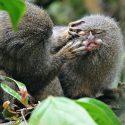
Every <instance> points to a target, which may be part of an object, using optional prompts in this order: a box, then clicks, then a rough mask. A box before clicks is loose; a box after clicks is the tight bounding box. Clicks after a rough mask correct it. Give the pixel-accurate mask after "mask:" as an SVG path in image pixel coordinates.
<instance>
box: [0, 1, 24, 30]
mask: <svg viewBox="0 0 125 125" xmlns="http://www.w3.org/2000/svg"><path fill="white" fill-rule="evenodd" d="M0 9H1V10H6V11H7V12H8V13H9V15H10V17H11V21H12V24H13V28H14V29H15V30H16V29H17V25H18V24H19V21H20V19H21V17H22V16H23V15H24V13H25V10H26V6H25V4H24V2H23V1H22V0H0Z"/></svg>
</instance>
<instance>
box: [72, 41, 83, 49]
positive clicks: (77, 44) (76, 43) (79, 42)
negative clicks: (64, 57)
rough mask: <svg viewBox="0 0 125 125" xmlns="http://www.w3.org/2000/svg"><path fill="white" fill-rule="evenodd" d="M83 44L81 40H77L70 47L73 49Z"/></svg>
mask: <svg viewBox="0 0 125 125" xmlns="http://www.w3.org/2000/svg"><path fill="white" fill-rule="evenodd" d="M80 45H81V41H77V42H74V43H73V44H72V45H71V46H70V48H71V49H72V48H77V47H79V46H80Z"/></svg>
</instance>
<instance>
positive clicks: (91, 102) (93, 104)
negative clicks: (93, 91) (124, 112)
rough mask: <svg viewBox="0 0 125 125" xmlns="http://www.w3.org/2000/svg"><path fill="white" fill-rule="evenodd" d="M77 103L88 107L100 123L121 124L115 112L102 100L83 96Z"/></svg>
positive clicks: (102, 124)
mask: <svg viewBox="0 0 125 125" xmlns="http://www.w3.org/2000/svg"><path fill="white" fill-rule="evenodd" d="M76 103H77V104H79V105H80V106H82V107H83V108H84V109H86V110H87V111H88V113H89V114H90V115H91V116H92V118H93V119H94V120H95V121H96V123H97V124H98V125H121V123H120V121H119V119H118V118H117V116H116V115H115V114H114V112H113V111H112V110H111V109H110V108H109V107H108V106H107V105H106V104H104V103H102V102H101V101H98V100H96V99H91V98H83V99H79V100H77V101H76Z"/></svg>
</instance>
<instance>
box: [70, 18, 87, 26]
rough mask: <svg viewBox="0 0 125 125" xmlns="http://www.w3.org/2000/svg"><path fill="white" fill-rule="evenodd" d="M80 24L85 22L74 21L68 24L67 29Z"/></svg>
mask: <svg viewBox="0 0 125 125" xmlns="http://www.w3.org/2000/svg"><path fill="white" fill-rule="evenodd" d="M82 23H85V21H83V20H78V21H74V22H71V23H69V27H75V26H78V25H80V24H82Z"/></svg>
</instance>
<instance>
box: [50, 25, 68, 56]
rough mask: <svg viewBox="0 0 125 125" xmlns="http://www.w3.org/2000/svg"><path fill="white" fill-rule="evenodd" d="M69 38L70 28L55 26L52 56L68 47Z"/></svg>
mask: <svg viewBox="0 0 125 125" xmlns="http://www.w3.org/2000/svg"><path fill="white" fill-rule="evenodd" d="M68 38H69V34H68V27H64V26H55V27H54V28H53V35H52V39H51V49H50V52H51V53H52V54H55V53H57V52H58V51H59V50H60V49H61V48H62V47H63V46H65V45H66V43H67V42H68Z"/></svg>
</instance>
